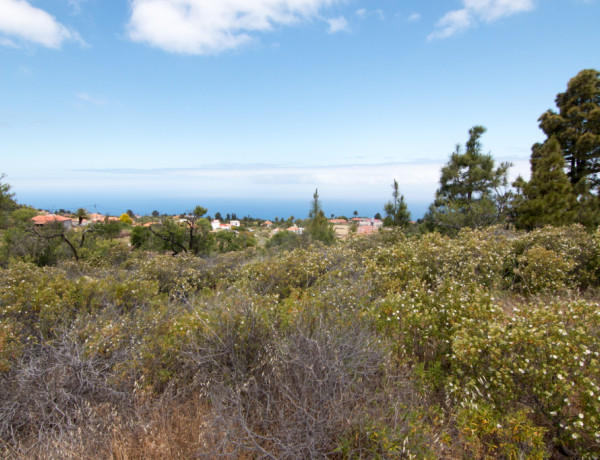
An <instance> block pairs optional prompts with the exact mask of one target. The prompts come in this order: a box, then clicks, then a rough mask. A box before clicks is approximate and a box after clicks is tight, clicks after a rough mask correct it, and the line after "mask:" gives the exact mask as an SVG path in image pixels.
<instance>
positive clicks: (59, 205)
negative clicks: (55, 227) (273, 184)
mask: <svg viewBox="0 0 600 460" xmlns="http://www.w3.org/2000/svg"><path fill="white" fill-rule="evenodd" d="M15 198H16V200H17V202H18V203H19V204H22V205H27V206H31V207H34V208H36V209H42V210H46V211H50V212H57V211H59V210H61V209H63V210H65V211H72V212H74V211H76V210H77V209H78V208H84V209H86V210H87V211H88V212H98V213H100V214H106V215H120V214H122V213H124V212H126V211H127V210H131V211H133V212H134V213H135V214H137V215H140V216H143V215H150V214H151V213H152V212H153V211H158V212H159V213H160V214H167V215H174V214H183V213H186V212H190V211H192V210H193V209H194V207H196V206H197V205H200V206H202V207H204V208H206V209H207V210H208V211H207V215H208V216H211V217H214V215H215V214H216V213H217V212H219V213H221V215H222V216H223V217H225V216H226V215H227V214H230V215H231V214H235V215H236V216H237V217H238V219H241V218H244V217H246V216H250V217H253V218H257V219H274V218H275V217H278V218H285V219H287V218H289V217H290V216H294V218H296V219H298V218H300V219H305V218H307V217H308V214H309V211H310V208H311V204H312V201H311V200H310V199H308V198H307V199H299V198H277V199H276V198H263V197H261V198H230V197H224V198H217V197H205V198H203V197H190V196H180V197H177V196H173V197H164V196H152V195H149V194H144V195H131V194H130V195H124V194H107V193H83V194H82V193H80V192H79V193H52V194H49V193H46V194H43V195H42V194H40V193H39V192H32V193H27V192H25V193H17V194H16V195H15ZM319 201H320V203H321V207H322V209H323V212H324V213H325V215H326V216H327V217H331V215H332V214H333V215H334V216H346V217H352V216H353V215H354V211H357V212H358V215H359V216H361V217H374V216H375V214H377V213H380V214H381V215H382V216H383V215H384V214H385V213H384V211H383V206H384V204H385V202H386V201H385V200H381V201H377V200H372V199H371V200H340V199H331V200H319ZM407 204H408V208H409V211H410V212H411V217H412V219H413V220H417V219H419V218H421V217H423V215H424V214H425V212H426V211H427V208H428V206H429V203H426V202H420V203H410V202H409V203H407Z"/></svg>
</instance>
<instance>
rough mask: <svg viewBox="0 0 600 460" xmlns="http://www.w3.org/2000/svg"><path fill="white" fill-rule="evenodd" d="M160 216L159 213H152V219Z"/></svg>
mask: <svg viewBox="0 0 600 460" xmlns="http://www.w3.org/2000/svg"><path fill="white" fill-rule="evenodd" d="M158 216H160V213H159V212H158V211H156V210H154V211H152V217H158Z"/></svg>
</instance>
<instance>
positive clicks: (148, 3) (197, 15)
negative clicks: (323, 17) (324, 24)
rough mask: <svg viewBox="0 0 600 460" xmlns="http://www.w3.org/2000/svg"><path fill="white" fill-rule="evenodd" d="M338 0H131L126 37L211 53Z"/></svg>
mask: <svg viewBox="0 0 600 460" xmlns="http://www.w3.org/2000/svg"><path fill="white" fill-rule="evenodd" d="M336 1H338V0H218V1H216V0H132V3H131V17H130V20H129V24H128V29H129V37H130V38H131V39H132V40H133V41H136V42H142V43H148V44H150V45H152V46H156V47H158V48H161V49H163V50H165V51H169V52H176V53H186V54H214V53H218V52H221V51H224V50H227V49H233V48H237V47H239V46H240V45H242V44H244V43H247V42H248V41H249V40H251V36H252V35H251V34H253V33H256V32H265V31H269V30H272V29H273V28H275V27H276V26H281V25H289V24H292V23H295V22H298V21H300V20H303V19H304V20H306V19H310V18H314V17H318V14H319V10H320V9H321V8H322V7H324V6H327V5H331V4H333V3H335V2H336Z"/></svg>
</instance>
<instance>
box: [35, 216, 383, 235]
mask: <svg viewBox="0 0 600 460" xmlns="http://www.w3.org/2000/svg"><path fill="white" fill-rule="evenodd" d="M217 214H219V215H220V213H217ZM189 219H190V216H188V215H186V214H181V215H179V214H178V215H173V216H166V215H163V216H162V217H161V218H160V220H157V218H156V216H141V215H137V214H133V213H131V212H129V213H127V212H126V213H123V214H122V215H121V216H119V217H117V216H111V215H104V214H100V213H97V212H94V213H87V211H85V210H84V209H79V210H78V211H77V212H76V213H71V212H68V211H63V212H60V213H52V212H49V211H40V213H39V214H38V215H36V216H34V217H32V218H31V221H32V223H33V225H34V226H36V227H46V226H49V225H53V224H61V225H62V227H63V228H64V229H65V230H72V229H77V228H85V227H88V226H90V225H93V224H96V223H108V222H115V223H122V224H125V225H129V226H132V227H152V226H155V225H162V224H163V223H164V222H165V221H167V220H169V221H171V222H173V223H176V224H179V225H185V224H186V223H187V222H188V221H189ZM276 220H277V222H273V221H271V220H268V219H267V220H262V219H252V218H250V219H249V218H245V220H244V221H240V220H238V219H210V221H209V222H210V226H211V229H212V232H221V231H238V230H242V229H243V230H245V231H250V232H256V231H258V230H266V233H267V235H268V236H274V235H276V234H277V233H279V232H282V231H287V232H290V233H293V234H296V235H302V234H303V233H304V230H305V227H304V226H302V225H301V224H302V223H303V220H301V219H297V220H296V221H294V220H293V218H290V219H288V220H283V219H281V220H280V221H279V219H276ZM290 222H293V223H292V225H287V224H289V223H290ZM328 222H329V224H330V226H331V227H332V228H333V230H334V232H335V236H336V237H337V238H340V239H346V238H348V237H349V236H350V235H352V234H355V235H369V234H372V233H375V232H377V231H379V229H381V228H383V220H382V219H379V218H369V217H352V218H344V217H336V218H331V219H329V220H328Z"/></svg>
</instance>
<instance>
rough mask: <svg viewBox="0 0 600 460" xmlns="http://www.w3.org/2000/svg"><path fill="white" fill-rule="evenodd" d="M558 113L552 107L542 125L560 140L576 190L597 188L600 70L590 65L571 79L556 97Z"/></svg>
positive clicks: (541, 126) (550, 134)
mask: <svg viewBox="0 0 600 460" xmlns="http://www.w3.org/2000/svg"><path fill="white" fill-rule="evenodd" d="M555 102H556V106H557V107H558V113H556V112H554V111H552V110H548V111H547V112H546V113H544V114H543V115H542V116H541V117H540V119H539V122H540V128H541V129H542V131H544V133H545V134H546V135H547V136H548V140H547V141H546V142H549V141H550V139H551V138H552V137H554V138H555V139H556V140H557V141H558V142H559V144H560V147H561V149H562V154H563V156H564V158H565V161H566V167H567V174H568V176H569V179H570V180H571V184H573V188H574V191H575V194H576V195H578V196H580V197H581V196H582V195H585V194H586V193H588V192H589V190H590V189H594V190H597V189H598V185H600V184H599V177H598V174H599V173H600V72H598V71H597V70H594V69H586V70H582V71H581V72H579V73H578V74H577V75H576V76H575V77H573V78H572V79H571V80H569V83H568V84H567V90H566V91H565V92H564V93H559V94H558V95H557V96H556V99H555Z"/></svg>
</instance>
